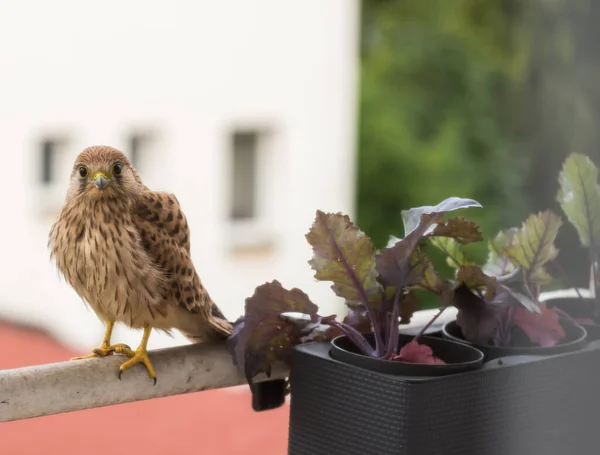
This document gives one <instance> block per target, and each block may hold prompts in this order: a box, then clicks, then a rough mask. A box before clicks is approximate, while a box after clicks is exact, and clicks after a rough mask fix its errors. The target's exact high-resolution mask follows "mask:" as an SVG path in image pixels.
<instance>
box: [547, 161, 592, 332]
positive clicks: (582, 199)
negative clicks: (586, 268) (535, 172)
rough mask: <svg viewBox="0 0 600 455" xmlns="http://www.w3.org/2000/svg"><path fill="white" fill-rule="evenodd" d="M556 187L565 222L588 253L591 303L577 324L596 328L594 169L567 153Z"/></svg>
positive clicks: (587, 162) (586, 162)
mask: <svg viewBox="0 0 600 455" xmlns="http://www.w3.org/2000/svg"><path fill="white" fill-rule="evenodd" d="M558 183H559V190H558V194H557V200H558V202H559V204H560V206H561V208H562V210H563V212H564V213H565V215H566V217H567V220H568V221H569V223H570V224H571V225H572V226H573V227H574V228H575V229H576V230H577V234H578V235H579V241H580V243H581V245H582V246H583V247H585V248H587V249H588V251H589V260H590V291H591V292H592V295H593V296H594V299H595V301H594V304H593V305H592V306H590V307H589V314H583V315H579V316H580V317H579V318H578V322H580V323H581V324H583V325H593V326H599V325H600V300H599V299H600V273H599V267H600V258H599V254H600V185H599V184H598V168H597V167H596V165H595V164H594V162H593V161H592V160H591V159H590V158H589V157H588V156H586V155H582V154H579V153H571V154H570V155H569V156H568V157H567V158H566V160H565V161H564V163H563V166H562V169H561V171H560V174H559V176H558ZM580 297H581V295H580ZM567 313H568V310H567Z"/></svg>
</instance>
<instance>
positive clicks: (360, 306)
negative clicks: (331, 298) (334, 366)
mask: <svg viewBox="0 0 600 455" xmlns="http://www.w3.org/2000/svg"><path fill="white" fill-rule="evenodd" d="M469 207H481V205H480V204H479V203H478V202H476V201H474V200H472V199H463V198H457V197H452V198H448V199H446V200H444V201H442V202H441V203H440V204H438V205H437V206H425V207H418V208H413V209H410V210H405V211H403V212H402V217H403V221H404V230H405V236H404V238H402V239H397V238H392V239H391V241H390V243H389V244H388V245H387V246H386V248H383V249H381V250H379V251H377V250H376V248H375V247H374V245H373V243H372V242H371V239H370V238H369V237H368V236H367V235H366V234H365V233H364V232H362V231H361V230H360V229H359V228H358V226H356V225H354V224H353V223H352V221H351V220H350V218H349V217H348V216H346V215H343V214H341V213H325V212H322V211H320V210H319V211H317V213H316V218H315V220H314V222H313V224H312V226H311V228H310V231H309V232H308V233H307V234H306V240H307V241H308V243H309V244H310V245H311V247H312V251H313V257H312V259H311V260H310V261H309V264H310V266H311V268H312V269H313V270H314V272H315V275H314V276H315V278H316V279H317V280H320V281H329V282H332V285H331V289H332V290H333V292H334V293H335V294H336V295H337V296H339V297H342V298H343V299H344V300H345V302H346V305H347V306H348V308H349V311H348V314H347V315H346V317H345V318H344V319H343V320H342V321H338V320H337V318H336V316H335V315H330V316H326V317H324V316H322V315H320V314H319V313H318V307H317V305H316V304H314V303H313V302H312V301H311V300H310V299H309V297H308V296H307V295H306V294H305V293H304V292H302V291H301V290H299V289H296V288H294V289H291V290H288V289H286V288H284V287H283V286H282V285H281V283H280V282H278V281H271V282H267V283H264V284H262V285H260V286H258V287H257V288H256V290H255V292H254V294H253V295H252V296H251V297H249V298H247V299H246V304H245V313H244V315H243V316H242V317H241V318H240V319H239V320H238V321H237V322H236V323H235V330H234V333H233V334H232V336H231V337H230V339H229V341H228V346H229V349H230V352H231V353H232V356H233V360H234V363H235V364H236V365H239V366H241V367H243V368H244V370H245V373H246V377H247V379H248V381H249V382H251V380H252V378H253V377H254V376H255V375H257V374H259V373H266V374H267V375H270V373H271V369H272V366H273V364H274V363H276V362H283V363H286V364H289V360H290V356H291V352H292V348H293V346H294V345H296V344H299V343H305V342H308V341H326V340H331V339H333V338H334V337H336V336H339V335H342V334H344V335H346V336H348V338H349V339H350V340H351V341H352V343H353V344H354V345H355V347H356V349H357V350H358V351H359V352H360V353H361V354H363V355H365V356H370V357H375V358H380V359H385V360H392V361H403V362H412V363H437V364H440V363H443V361H442V360H441V359H438V358H436V357H435V356H434V355H433V353H432V351H431V349H429V348H428V347H427V346H424V345H421V344H419V343H418V341H419V339H420V337H421V336H422V334H423V333H424V332H425V330H426V329H427V328H428V327H429V326H430V324H432V323H433V322H434V321H435V320H436V319H437V318H438V317H439V315H440V314H442V312H443V311H444V310H445V309H446V308H448V307H449V306H452V305H455V303H456V302H460V303H461V304H462V305H465V306H467V305H470V304H471V303H470V302H468V301H467V299H464V301H463V300H461V299H458V300H457V297H460V296H461V295H462V294H463V293H467V292H468V293H473V292H478V293H479V295H481V296H485V297H486V298H488V299H492V298H493V297H494V295H495V293H496V289H495V288H496V280H495V278H493V277H490V276H488V275H486V274H485V273H484V272H483V271H482V269H481V268H479V267H478V266H476V265H461V266H459V273H458V274H457V277H456V280H444V279H441V278H440V277H439V276H438V274H437V273H436V271H435V270H434V268H433V265H432V263H431V261H430V260H429V258H428V257H427V256H426V255H425V253H424V252H423V250H422V249H421V247H420V245H419V244H420V242H421V241H424V240H425V239H437V238H440V239H442V238H443V239H452V240H454V241H456V242H457V243H458V244H467V243H472V242H477V241H481V240H482V235H481V233H480V232H479V228H478V226H477V225H476V224H475V223H473V222H470V221H467V220H466V219H465V218H462V217H457V218H451V219H449V220H447V221H444V216H445V215H446V213H448V212H452V211H455V210H458V209H465V208H469ZM418 289H421V290H426V291H429V292H432V293H434V294H436V295H437V296H438V297H439V299H440V301H441V303H442V306H441V308H440V310H439V312H438V313H437V314H436V315H435V316H434V317H433V318H432V320H431V321H430V322H429V323H428V324H427V326H426V327H424V328H423V329H422V330H421V332H420V333H419V334H418V335H416V336H415V337H414V339H413V340H412V341H411V342H410V343H408V344H406V345H405V346H403V347H402V349H399V337H398V325H399V320H400V321H401V322H405V323H406V322H409V321H410V318H411V316H412V314H413V312H414V311H415V310H416V309H418V305H417V302H416V298H415V295H414V291H415V290H418ZM479 303H480V302H479V301H477V302H475V303H473V305H475V306H476V305H478V304H479ZM289 313H302V314H303V315H305V319H296V320H293V319H290V318H289V317H286V316H289ZM367 334H370V335H372V339H373V342H370V341H369V339H368V338H370V337H367V336H366V335H367Z"/></svg>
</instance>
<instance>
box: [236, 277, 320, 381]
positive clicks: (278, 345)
mask: <svg viewBox="0 0 600 455" xmlns="http://www.w3.org/2000/svg"><path fill="white" fill-rule="evenodd" d="M318 309H319V308H318V307H317V305H315V304H314V303H313V302H311V301H310V299H309V297H308V296H307V295H306V294H305V293H304V292H302V291H301V290H300V289H296V288H294V289H292V290H287V289H285V288H284V287H283V286H282V285H281V283H280V282H279V281H277V280H274V281H272V282H269V283H265V284H263V285H261V286H258V287H257V288H256V290H255V291H254V295H252V297H249V298H247V299H246V306H245V315H244V317H243V318H242V319H239V320H238V321H237V322H236V324H235V326H234V332H233V334H232V335H231V337H230V338H229V340H228V345H229V348H230V351H232V353H233V355H234V363H235V364H236V365H240V366H243V367H244V370H245V373H246V378H247V379H248V382H249V383H250V382H251V380H252V378H253V377H254V376H256V375H257V374H259V373H266V374H267V375H270V374H271V367H272V365H273V364H274V363H276V362H278V361H282V362H284V363H286V364H289V360H290V356H291V352H292V347H293V346H294V345H295V344H298V343H300V340H301V338H302V337H304V336H306V334H307V333H306V330H304V327H303V324H302V323H301V322H294V323H292V322H289V321H286V320H284V319H283V318H282V317H281V315H282V314H283V313H292V312H298V313H303V314H308V315H310V316H311V321H306V325H308V324H311V323H313V321H315V320H318V315H317V311H318Z"/></svg>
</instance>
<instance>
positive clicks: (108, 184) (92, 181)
mask: <svg viewBox="0 0 600 455" xmlns="http://www.w3.org/2000/svg"><path fill="white" fill-rule="evenodd" d="M142 188H143V183H142V180H141V178H140V176H139V174H138V173H137V171H136V170H135V168H134V167H133V166H132V164H131V163H130V162H129V160H128V159H127V157H126V156H125V155H124V154H123V153H121V152H120V151H119V150H117V149H114V148H112V147H107V146H93V147H88V148H86V149H85V150H83V151H82V152H81V153H80V154H79V156H78V157H77V158H76V159H75V164H74V165H73V170H72V172H71V183H70V187H69V196H71V197H75V196H84V197H86V198H92V199H102V198H106V197H129V196H135V195H136V194H137V193H138V192H139V191H140V190H141V189H142Z"/></svg>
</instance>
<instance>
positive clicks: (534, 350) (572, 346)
mask: <svg viewBox="0 0 600 455" xmlns="http://www.w3.org/2000/svg"><path fill="white" fill-rule="evenodd" d="M560 321H561V325H562V323H565V324H569V325H571V326H572V327H573V328H574V329H575V330H577V331H578V332H580V334H579V336H578V337H577V338H575V339H572V340H570V341H567V342H565V343H558V344H556V345H555V346H549V347H542V346H494V345H483V344H479V343H473V342H471V341H468V340H465V339H463V338H459V337H457V336H455V335H453V334H451V333H450V332H449V331H448V327H451V326H457V327H458V328H459V329H460V326H459V325H458V322H457V320H456V319H455V320H453V321H449V322H446V323H445V324H444V325H443V327H442V334H443V336H444V338H446V339H448V340H452V341H455V342H457V343H464V344H467V345H469V346H473V347H475V348H477V349H479V350H481V351H482V352H484V353H486V357H487V352H489V351H497V352H501V351H504V352H505V353H506V354H503V355H521V354H527V355H549V354H558V353H562V352H568V351H574V350H577V349H579V348H581V347H583V345H584V344H585V341H586V338H587V331H586V330H585V327H583V326H582V325H581V324H578V323H577V322H574V321H570V320H569V319H566V318H564V317H562V316H561V318H560Z"/></svg>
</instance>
